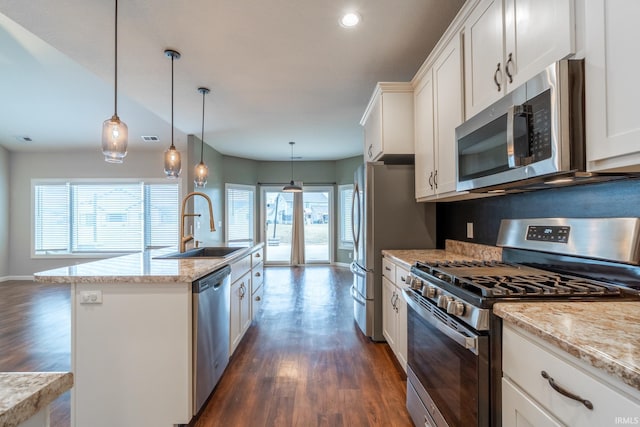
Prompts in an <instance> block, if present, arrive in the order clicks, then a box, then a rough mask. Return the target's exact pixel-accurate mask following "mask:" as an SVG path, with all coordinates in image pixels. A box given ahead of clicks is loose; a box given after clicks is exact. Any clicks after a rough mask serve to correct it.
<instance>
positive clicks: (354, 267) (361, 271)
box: [350, 261, 370, 277]
mask: <svg viewBox="0 0 640 427" xmlns="http://www.w3.org/2000/svg"><path fill="white" fill-rule="evenodd" d="M350 269H351V272H352V273H353V274H355V275H357V276H361V277H365V276H366V275H367V273H369V272H370V270H367V269H366V268H364V267H363V266H361V265H360V264H358V263H357V262H356V261H351V265H350Z"/></svg>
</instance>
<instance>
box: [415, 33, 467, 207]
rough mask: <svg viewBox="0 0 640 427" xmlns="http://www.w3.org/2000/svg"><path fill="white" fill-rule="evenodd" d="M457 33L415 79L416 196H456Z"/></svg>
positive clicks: (459, 104)
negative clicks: (416, 79) (427, 67)
mask: <svg viewBox="0 0 640 427" xmlns="http://www.w3.org/2000/svg"><path fill="white" fill-rule="evenodd" d="M460 44H461V41H460V36H459V34H454V36H453V37H452V38H451V40H449V42H448V43H447V44H446V45H445V46H444V48H443V49H442V50H441V51H440V52H439V54H438V56H437V57H436V59H435V60H434V62H433V66H432V67H431V68H429V69H428V70H427V71H426V72H425V73H424V74H423V75H422V76H421V78H420V79H419V80H418V81H416V90H415V101H414V102H415V152H416V159H415V161H416V199H417V200H418V201H427V200H433V199H436V198H438V199H440V198H447V197H451V196H459V195H460V194H461V193H457V192H456V138H455V129H456V127H457V126H458V125H460V123H462V120H463V107H462V102H463V86H462V54H461V46H460Z"/></svg>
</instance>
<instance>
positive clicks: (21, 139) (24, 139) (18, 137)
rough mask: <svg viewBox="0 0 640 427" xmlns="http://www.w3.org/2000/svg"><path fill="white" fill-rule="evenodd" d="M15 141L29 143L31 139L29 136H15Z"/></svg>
mask: <svg viewBox="0 0 640 427" xmlns="http://www.w3.org/2000/svg"><path fill="white" fill-rule="evenodd" d="M16 139H17V140H18V141H20V142H31V141H33V139H31V137H29V136H16Z"/></svg>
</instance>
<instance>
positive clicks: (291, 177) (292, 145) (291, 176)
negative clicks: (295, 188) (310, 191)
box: [289, 142, 293, 182]
mask: <svg viewBox="0 0 640 427" xmlns="http://www.w3.org/2000/svg"><path fill="white" fill-rule="evenodd" d="M289 144H290V145H291V182H293V143H292V142H290V143H289Z"/></svg>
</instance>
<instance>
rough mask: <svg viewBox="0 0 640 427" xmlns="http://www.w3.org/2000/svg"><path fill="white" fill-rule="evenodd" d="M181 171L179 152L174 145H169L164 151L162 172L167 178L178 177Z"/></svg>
mask: <svg viewBox="0 0 640 427" xmlns="http://www.w3.org/2000/svg"><path fill="white" fill-rule="evenodd" d="M180 172H182V162H181V161H180V152H179V151H178V150H176V147H175V146H174V145H171V147H169V149H168V150H167V151H165V152H164V174H165V175H166V176H167V178H172V179H175V178H178V177H179V176H180Z"/></svg>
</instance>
